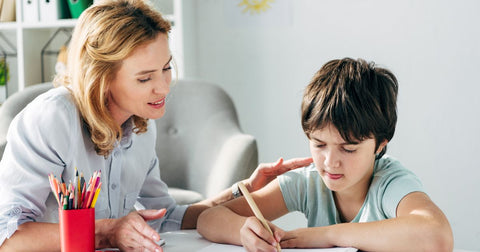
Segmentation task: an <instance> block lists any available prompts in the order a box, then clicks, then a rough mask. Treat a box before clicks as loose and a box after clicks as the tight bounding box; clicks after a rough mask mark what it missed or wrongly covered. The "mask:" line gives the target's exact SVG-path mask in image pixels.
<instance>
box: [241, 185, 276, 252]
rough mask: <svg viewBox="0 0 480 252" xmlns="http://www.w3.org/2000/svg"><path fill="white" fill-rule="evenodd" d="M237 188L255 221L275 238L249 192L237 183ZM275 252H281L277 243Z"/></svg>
mask: <svg viewBox="0 0 480 252" xmlns="http://www.w3.org/2000/svg"><path fill="white" fill-rule="evenodd" d="M238 188H240V191H242V194H243V196H244V197H245V199H246V200H247V203H248V205H249V206H250V208H251V209H252V211H253V213H254V214H255V217H257V219H258V220H259V221H260V222H261V223H262V225H263V226H264V227H265V229H267V230H268V232H270V234H271V235H272V236H273V238H275V236H274V235H273V232H272V230H271V229H270V226H269V225H268V222H267V220H266V219H265V217H263V214H262V212H260V209H258V206H257V204H256V203H255V201H254V200H253V198H252V196H251V195H250V192H249V191H248V190H247V188H246V187H245V185H244V184H243V183H242V182H238ZM277 251H282V248H281V247H280V243H279V242H277Z"/></svg>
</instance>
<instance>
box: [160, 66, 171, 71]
mask: <svg viewBox="0 0 480 252" xmlns="http://www.w3.org/2000/svg"><path fill="white" fill-rule="evenodd" d="M171 69H172V67H171V66H168V67H165V68H164V69H162V70H163V71H164V72H166V71H169V70H171Z"/></svg>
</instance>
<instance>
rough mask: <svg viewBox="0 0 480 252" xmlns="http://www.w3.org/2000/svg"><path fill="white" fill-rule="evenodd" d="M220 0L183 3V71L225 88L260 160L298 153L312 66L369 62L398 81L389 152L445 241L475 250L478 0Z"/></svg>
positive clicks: (479, 138) (302, 148) (303, 151)
mask: <svg viewBox="0 0 480 252" xmlns="http://www.w3.org/2000/svg"><path fill="white" fill-rule="evenodd" d="M231 2H235V3H239V2H240V1H239V0H225V1H222V0H187V1H184V2H183V4H184V13H183V16H184V26H185V34H184V43H185V52H184V53H185V76H186V77H187V78H197V79H202V80H209V81H213V82H215V83H217V84H219V85H221V86H223V87H224V88H225V89H226V90H227V92H228V93H229V94H230V95H231V96H232V98H233V100H234V102H235V104H236V107H237V109H238V112H239V117H240V121H241V124H242V128H243V130H244V131H245V132H247V133H250V134H252V135H254V136H255V137H256V138H257V141H258V145H259V152H260V153H259V154H260V161H261V162H271V161H274V160H276V159H277V158H278V157H280V156H283V157H285V158H291V157H296V156H305V155H309V151H308V146H307V140H306V138H305V137H304V135H303V132H302V130H301V126H300V116H299V111H300V100H301V96H302V92H303V88H304V86H305V85H306V84H307V83H308V81H309V80H310V78H311V76H312V75H313V73H314V72H315V71H316V70H317V69H318V68H320V67H321V65H323V64H324V63H325V62H327V61H328V60H330V59H334V58H343V57H346V56H348V57H353V58H364V59H367V60H373V61H375V62H376V63H378V64H380V65H383V66H386V67H387V68H389V69H391V70H392V71H393V72H394V73H395V74H396V76H397V77H398V80H399V84H400V91H399V92H400V93H399V101H398V113H399V120H398V125H397V131H396V134H395V137H394V139H393V141H392V142H391V143H390V145H389V151H388V153H389V154H391V155H393V156H396V157H398V158H399V159H400V160H401V161H402V162H403V164H404V165H406V166H407V167H408V168H409V169H411V170H413V171H414V172H415V173H416V174H417V175H418V176H419V177H420V178H421V179H422V181H423V182H424V185H425V187H426V190H427V191H428V192H429V194H430V196H431V197H432V199H433V200H434V201H435V202H436V203H437V204H438V205H439V206H440V208H442V209H443V211H444V212H445V213H446V215H447V217H448V219H449V220H450V223H451V225H452V227H453V231H454V236H455V247H456V248H461V249H470V250H480V231H479V227H480V221H479V220H478V218H479V216H478V214H479V213H480V200H479V199H480V197H479V193H480V183H478V182H477V181H478V180H479V178H480V164H479V161H478V159H477V157H478V155H479V153H480V148H478V149H477V148H476V147H479V146H480V145H479V144H478V143H479V142H480V131H479V130H480V113H479V108H480V102H479V100H480V99H479V98H478V96H479V94H480V85H479V84H480V81H479V78H478V73H479V71H480V63H479V62H480V60H479V59H480V28H479V24H480V15H479V11H480V1H476V0H460V1H447V0H423V1H418V0H403V1H386V0H368V1H367V0H362V1H359V0H341V1H339V0H328V1H318V0H295V1H289V0H276V1H275V2H274V3H272V4H271V6H272V8H271V9H270V10H269V11H267V12H265V13H263V14H260V15H248V14H247V15H243V16H238V15H235V14H232V10H235V9H234V8H233V9H232V7H231ZM285 5H290V8H289V9H286V10H285V9H282V8H281V7H282V6H285ZM276 6H277V7H276ZM237 8H238V7H237ZM238 11H241V9H240V8H238ZM262 15H263V16H262ZM278 18H280V19H278ZM252 19H254V20H253V22H252ZM269 20H270V21H272V20H273V21H274V22H273V23H270V22H268V21H269Z"/></svg>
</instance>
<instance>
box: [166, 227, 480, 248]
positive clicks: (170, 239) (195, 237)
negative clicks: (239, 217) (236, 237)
mask: <svg viewBox="0 0 480 252" xmlns="http://www.w3.org/2000/svg"><path fill="white" fill-rule="evenodd" d="M160 237H162V239H164V240H165V241H166V244H165V246H163V249H164V250H163V251H164V252H184V251H198V250H201V249H203V248H206V247H208V246H210V245H212V242H210V241H208V240H206V239H205V238H203V237H202V236H201V235H200V234H198V232H197V230H195V229H193V230H180V231H174V232H166V233H161V234H160ZM453 251H454V252H474V251H471V250H462V249H454V250H453Z"/></svg>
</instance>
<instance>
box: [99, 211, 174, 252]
mask: <svg viewBox="0 0 480 252" xmlns="http://www.w3.org/2000/svg"><path fill="white" fill-rule="evenodd" d="M165 213H166V209H164V208H163V209H160V210H139V211H135V212H131V213H129V214H128V215H127V216H124V217H122V218H119V219H116V220H112V221H113V223H112V222H110V223H109V222H107V223H106V225H108V226H110V227H104V228H102V229H103V230H105V228H106V229H107V230H108V231H107V233H106V234H105V235H106V238H107V240H108V244H109V247H116V248H119V249H120V250H121V251H155V252H156V251H163V250H162V248H161V247H160V246H158V245H157V243H156V241H159V240H160V235H159V234H158V233H157V232H156V231H155V230H154V229H153V228H151V227H150V226H149V225H148V224H147V221H149V220H154V219H159V218H162V217H163V216H164V215H165ZM104 232H105V231H104ZM103 245H105V243H104V244H103ZM102 247H103V246H102Z"/></svg>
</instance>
